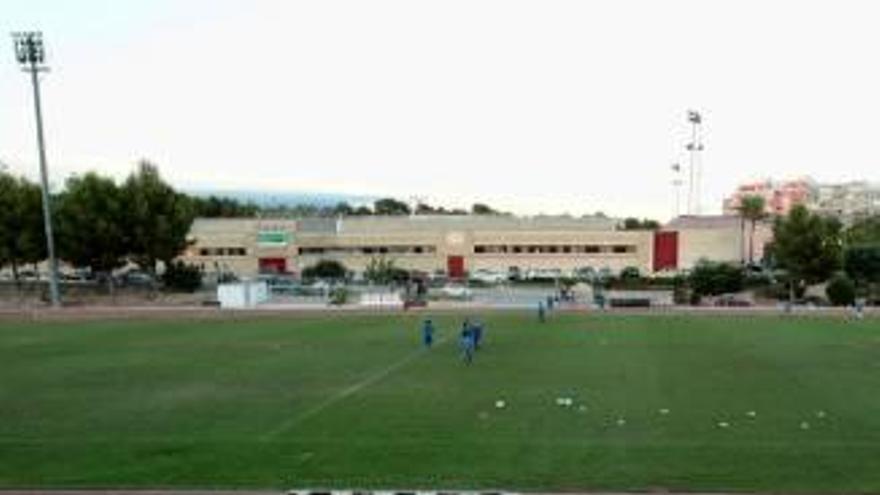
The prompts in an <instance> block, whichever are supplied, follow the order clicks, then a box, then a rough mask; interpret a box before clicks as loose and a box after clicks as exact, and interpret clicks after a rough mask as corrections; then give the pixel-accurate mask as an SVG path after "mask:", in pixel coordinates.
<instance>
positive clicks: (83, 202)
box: [58, 172, 129, 282]
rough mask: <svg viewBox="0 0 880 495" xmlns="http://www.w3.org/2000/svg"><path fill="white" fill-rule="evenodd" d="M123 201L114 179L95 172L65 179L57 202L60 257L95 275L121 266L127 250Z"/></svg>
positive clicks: (121, 193)
mask: <svg viewBox="0 0 880 495" xmlns="http://www.w3.org/2000/svg"><path fill="white" fill-rule="evenodd" d="M125 204H126V201H125V199H124V198H123V192H122V190H121V189H120V188H119V187H118V186H117V185H116V183H115V182H114V181H113V179H109V178H107V177H101V176H99V175H97V174H95V173H94V172H89V173H87V174H85V175H83V176H80V177H73V178H70V179H68V181H67V187H66V190H65V191H64V193H63V194H61V196H60V198H59V202H58V241H59V242H58V245H59V246H58V247H59V252H60V257H61V258H62V259H64V260H66V261H67V262H69V263H70V264H72V265H74V266H77V267H89V268H91V270H92V272H93V273H96V274H105V275H109V274H110V273H111V272H112V270H113V269H115V268H118V267H120V266H122V265H123V264H124V263H125V257H126V255H127V254H128V253H129V242H128V241H129V240H128V238H127V236H126V233H127V232H128V230H129V227H128V226H127V222H128V221H129V220H128V217H127V214H126V213H127V212H126V211H125ZM107 280H108V282H109V281H110V280H111V278H110V277H108V278H107Z"/></svg>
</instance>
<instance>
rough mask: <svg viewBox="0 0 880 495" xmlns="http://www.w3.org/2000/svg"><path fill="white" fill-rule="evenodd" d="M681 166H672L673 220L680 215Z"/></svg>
mask: <svg viewBox="0 0 880 495" xmlns="http://www.w3.org/2000/svg"><path fill="white" fill-rule="evenodd" d="M681 184H682V181H681V165H679V164H678V163H673V164H672V187H673V188H674V189H675V211H674V212H673V213H674V214H675V218H677V217H679V216H680V215H681Z"/></svg>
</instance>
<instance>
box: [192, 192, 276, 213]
mask: <svg viewBox="0 0 880 495" xmlns="http://www.w3.org/2000/svg"><path fill="white" fill-rule="evenodd" d="M190 201H192V205H193V210H194V211H193V212H194V214H195V216H197V217H204V218H236V217H248V218H250V217H255V216H257V214H259V213H260V208H259V207H258V206H257V205H255V204H253V203H241V202H239V201H236V200H234V199H232V198H219V197H217V196H208V197H207V198H200V197H192V198H190Z"/></svg>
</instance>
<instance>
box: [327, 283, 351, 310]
mask: <svg viewBox="0 0 880 495" xmlns="http://www.w3.org/2000/svg"><path fill="white" fill-rule="evenodd" d="M347 302H348V289H346V288H345V287H334V288H333V289H332V290H331V291H330V304H332V305H334V306H342V305H343V304H345V303H347Z"/></svg>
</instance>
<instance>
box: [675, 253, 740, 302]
mask: <svg viewBox="0 0 880 495" xmlns="http://www.w3.org/2000/svg"><path fill="white" fill-rule="evenodd" d="M744 278H745V277H744V275H743V270H742V268H741V267H739V266H733V265H731V264H728V263H716V262H712V261H707V260H700V261H699V262H698V263H697V265H696V266H695V267H694V269H693V270H691V274H690V280H689V281H690V286H691V290H692V291H693V293H694V294H696V295H697V296H714V295H718V294H729V293H732V292H739V291H741V290H742V289H743V282H744Z"/></svg>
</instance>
